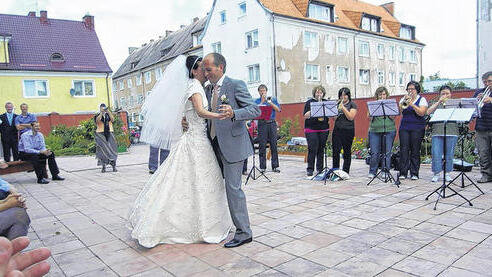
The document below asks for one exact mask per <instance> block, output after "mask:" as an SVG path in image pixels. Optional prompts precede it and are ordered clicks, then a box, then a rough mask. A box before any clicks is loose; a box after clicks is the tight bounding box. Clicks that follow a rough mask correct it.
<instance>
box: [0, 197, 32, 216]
mask: <svg viewBox="0 0 492 277" xmlns="http://www.w3.org/2000/svg"><path fill="white" fill-rule="evenodd" d="M25 201H26V200H25V199H24V197H22V195H20V194H18V193H15V194H13V193H11V194H9V196H7V198H5V199H3V200H0V212H3V211H5V210H8V209H10V208H13V207H19V208H25V207H26V206H25Z"/></svg>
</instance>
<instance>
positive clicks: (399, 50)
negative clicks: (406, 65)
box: [398, 47, 405, 63]
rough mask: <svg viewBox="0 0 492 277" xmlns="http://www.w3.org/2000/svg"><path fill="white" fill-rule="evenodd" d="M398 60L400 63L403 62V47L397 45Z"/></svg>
mask: <svg viewBox="0 0 492 277" xmlns="http://www.w3.org/2000/svg"><path fill="white" fill-rule="evenodd" d="M398 60H399V61H400V62H401V63H402V62H405V48H403V47H398Z"/></svg>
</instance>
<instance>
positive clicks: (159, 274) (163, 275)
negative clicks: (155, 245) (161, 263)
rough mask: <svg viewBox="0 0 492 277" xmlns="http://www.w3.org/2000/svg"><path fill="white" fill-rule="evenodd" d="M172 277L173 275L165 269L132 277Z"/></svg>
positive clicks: (158, 268) (155, 269) (152, 270)
mask: <svg viewBox="0 0 492 277" xmlns="http://www.w3.org/2000/svg"><path fill="white" fill-rule="evenodd" d="M154 276H155V277H171V276H173V275H172V274H171V273H169V272H167V271H165V270H164V269H162V268H160V267H157V268H154V269H151V270H148V271H145V272H141V273H137V274H135V275H132V277H154Z"/></svg>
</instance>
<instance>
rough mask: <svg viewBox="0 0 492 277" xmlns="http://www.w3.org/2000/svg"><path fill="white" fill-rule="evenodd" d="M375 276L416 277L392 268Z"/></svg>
mask: <svg viewBox="0 0 492 277" xmlns="http://www.w3.org/2000/svg"><path fill="white" fill-rule="evenodd" d="M376 276H377V277H412V276H416V275H413V274H410V273H406V272H403V271H399V270H396V269H393V268H388V269H386V270H385V271H383V272H381V273H379V274H378V275H376Z"/></svg>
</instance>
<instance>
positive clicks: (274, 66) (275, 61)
mask: <svg viewBox="0 0 492 277" xmlns="http://www.w3.org/2000/svg"><path fill="white" fill-rule="evenodd" d="M272 34H273V47H272V48H273V92H274V93H275V98H277V100H278V93H277V53H276V52H277V51H276V50H275V46H276V39H275V15H274V14H273V13H272Z"/></svg>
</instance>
